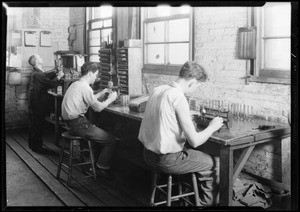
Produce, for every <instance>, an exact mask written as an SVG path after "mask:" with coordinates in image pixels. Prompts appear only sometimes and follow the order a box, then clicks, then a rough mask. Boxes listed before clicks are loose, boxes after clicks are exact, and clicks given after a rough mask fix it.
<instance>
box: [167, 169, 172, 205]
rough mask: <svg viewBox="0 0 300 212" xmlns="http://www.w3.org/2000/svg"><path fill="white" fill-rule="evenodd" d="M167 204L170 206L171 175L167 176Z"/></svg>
mask: <svg viewBox="0 0 300 212" xmlns="http://www.w3.org/2000/svg"><path fill="white" fill-rule="evenodd" d="M167 196H168V197H167V198H168V199H167V206H171V196H172V175H169V177H168V195H167Z"/></svg>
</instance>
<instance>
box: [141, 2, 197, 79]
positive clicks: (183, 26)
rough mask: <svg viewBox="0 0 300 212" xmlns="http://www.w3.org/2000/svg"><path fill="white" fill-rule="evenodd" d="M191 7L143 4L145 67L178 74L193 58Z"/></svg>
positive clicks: (145, 69) (149, 70)
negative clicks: (149, 5)
mask: <svg viewBox="0 0 300 212" xmlns="http://www.w3.org/2000/svg"><path fill="white" fill-rule="evenodd" d="M191 10H192V9H191V8H190V7H189V6H181V7H170V6H158V7H148V8H143V45H144V69H143V70H144V71H145V72H152V73H164V74H171V75H173V74H174V75H177V74H178V72H179V69H180V67H181V66H182V65H183V64H184V63H185V62H186V61H188V60H191V59H192V51H191V49H192V48H191V45H192V42H191V41H192V39H191V37H192V33H191V29H192V27H191V25H192V23H191V22H192V19H191Z"/></svg>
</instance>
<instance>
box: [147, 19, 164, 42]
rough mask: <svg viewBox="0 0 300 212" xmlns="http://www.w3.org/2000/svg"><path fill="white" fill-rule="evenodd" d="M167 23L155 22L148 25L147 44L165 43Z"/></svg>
mask: <svg viewBox="0 0 300 212" xmlns="http://www.w3.org/2000/svg"><path fill="white" fill-rule="evenodd" d="M164 29H165V23H164V22H155V23H149V24H147V25H146V33H145V35H146V42H163V41H164V37H165V32H164Z"/></svg>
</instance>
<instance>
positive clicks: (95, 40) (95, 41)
mask: <svg viewBox="0 0 300 212" xmlns="http://www.w3.org/2000/svg"><path fill="white" fill-rule="evenodd" d="M90 46H100V38H92V39H90Z"/></svg>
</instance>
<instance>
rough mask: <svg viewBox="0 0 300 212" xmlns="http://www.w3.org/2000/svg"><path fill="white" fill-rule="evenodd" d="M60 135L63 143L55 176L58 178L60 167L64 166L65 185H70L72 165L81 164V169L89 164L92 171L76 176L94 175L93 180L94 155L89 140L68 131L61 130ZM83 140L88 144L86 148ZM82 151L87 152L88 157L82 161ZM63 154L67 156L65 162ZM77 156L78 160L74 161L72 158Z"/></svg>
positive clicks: (94, 172)
mask: <svg viewBox="0 0 300 212" xmlns="http://www.w3.org/2000/svg"><path fill="white" fill-rule="evenodd" d="M61 136H62V138H63V145H62V148H61V153H60V162H59V164H58V169H57V174H56V178H59V176H60V172H61V169H62V167H64V168H66V172H67V174H68V181H67V185H68V186H71V179H74V177H73V176H72V170H73V167H74V166H81V167H82V170H83V166H85V165H90V166H91V168H92V173H91V174H88V175H87V176H84V177H78V178H86V177H94V180H96V170H95V165H94V155H93V150H92V145H91V141H90V140H88V139H85V138H83V137H80V136H73V135H71V134H70V133H69V132H68V131H66V132H63V133H62V134H61ZM68 141H69V145H68V144H67V142H68ZM83 142H85V143H87V146H88V147H87V148H84V147H83V144H84V143H83ZM82 152H88V153H89V158H87V159H88V161H84V157H83V155H82ZM65 156H67V159H68V162H67V163H64V162H63V159H64V158H65ZM77 158H80V162H77V163H75V162H74V161H73V159H77ZM78 178H77V179H78Z"/></svg>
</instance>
